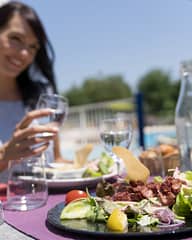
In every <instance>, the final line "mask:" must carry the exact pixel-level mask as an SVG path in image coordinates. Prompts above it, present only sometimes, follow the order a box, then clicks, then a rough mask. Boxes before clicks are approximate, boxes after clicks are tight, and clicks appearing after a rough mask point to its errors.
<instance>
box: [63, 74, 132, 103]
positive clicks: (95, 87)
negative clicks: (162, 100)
mask: <svg viewBox="0 0 192 240" xmlns="http://www.w3.org/2000/svg"><path fill="white" fill-rule="evenodd" d="M64 95H65V96H66V97H67V98H68V99H69V102H70V105H82V104H88V103H96V102H104V101H110V100H115V99H122V98H128V97H130V96H132V91H131V88H130V87H129V85H128V84H127V83H126V82H125V81H124V80H123V78H122V77H121V76H119V75H116V76H108V77H104V78H102V79H97V78H89V79H86V80H85V81H84V82H83V84H82V86H81V87H79V88H77V87H73V88H71V89H70V90H69V91H68V92H66V93H65V94H64Z"/></svg>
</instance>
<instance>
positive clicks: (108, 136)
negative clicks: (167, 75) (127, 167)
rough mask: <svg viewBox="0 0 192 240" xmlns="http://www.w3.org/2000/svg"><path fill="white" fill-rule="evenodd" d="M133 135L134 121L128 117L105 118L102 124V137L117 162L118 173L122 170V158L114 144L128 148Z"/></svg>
mask: <svg viewBox="0 0 192 240" xmlns="http://www.w3.org/2000/svg"><path fill="white" fill-rule="evenodd" d="M132 135H133V126H132V122H131V120H130V119H129V118H127V117H121V118H110V119H104V120H103V121H102V122H101V124H100V138H101V141H102V143H103V145H104V148H105V149H106V151H107V152H108V153H109V155H110V156H111V157H112V158H113V160H114V161H115V163H116V164H117V173H118V174H120V172H121V165H122V164H121V163H122V160H121V159H120V158H119V157H117V156H116V155H115V154H114V153H113V152H112V148H113V146H122V147H125V148H128V147H129V145H130V143H131V139H132Z"/></svg>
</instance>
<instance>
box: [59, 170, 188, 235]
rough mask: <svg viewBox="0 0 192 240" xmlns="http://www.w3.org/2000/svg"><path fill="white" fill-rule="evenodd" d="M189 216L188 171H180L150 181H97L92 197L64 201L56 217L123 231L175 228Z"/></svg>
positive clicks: (88, 195) (182, 223)
mask: <svg viewBox="0 0 192 240" xmlns="http://www.w3.org/2000/svg"><path fill="white" fill-rule="evenodd" d="M191 217H192V171H187V172H180V171H179V169H176V170H175V172H174V173H173V176H167V177H166V178H165V179H162V178H160V177H158V178H154V179H153V180H152V181H151V182H148V183H141V182H127V181H126V180H124V179H119V178H118V179H117V180H116V181H115V182H113V183H109V182H104V181H103V182H100V183H99V184H98V185H97V188H96V196H91V195H90V194H89V192H88V190H87V197H84V198H79V199H75V200H74V201H71V202H70V203H69V204H67V205H66V206H65V207H64V208H63V210H62V212H61V215H60V220H61V222H62V221H70V220H83V221H87V222H88V223H90V222H91V223H102V224H103V225H104V226H105V227H106V229H108V230H112V231H118V232H126V231H129V229H130V228H131V229H132V230H133V229H134V231H136V230H138V229H139V231H149V230H150V231H151V230H152V229H156V230H157V229H160V228H178V227H179V226H181V225H184V224H185V221H186V220H187V219H188V218H191Z"/></svg>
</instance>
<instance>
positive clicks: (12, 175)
mask: <svg viewBox="0 0 192 240" xmlns="http://www.w3.org/2000/svg"><path fill="white" fill-rule="evenodd" d="M8 170H9V174H8V186H7V202H6V203H5V204H4V208H5V209H6V210H17V211H27V210H31V209H35V208H38V207H41V206H43V205H44V204H46V202H47V197H48V187H47V181H46V177H45V169H44V161H43V158H42V156H34V157H29V158H26V159H21V160H15V161H14V160H13V161H9V164H8Z"/></svg>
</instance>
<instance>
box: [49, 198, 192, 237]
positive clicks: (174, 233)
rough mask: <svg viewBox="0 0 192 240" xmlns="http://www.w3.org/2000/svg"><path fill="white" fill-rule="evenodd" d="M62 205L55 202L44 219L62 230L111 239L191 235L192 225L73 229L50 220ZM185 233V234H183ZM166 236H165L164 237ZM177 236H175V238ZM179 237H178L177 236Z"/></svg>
mask: <svg viewBox="0 0 192 240" xmlns="http://www.w3.org/2000/svg"><path fill="white" fill-rule="evenodd" d="M62 206H63V207H64V206H65V203H64V202H60V203H58V204H56V205H55V206H54V207H52V208H51V209H49V210H48V212H47V218H46V221H47V222H48V223H49V224H50V225H51V226H52V227H55V228H56V229H57V230H60V231H62V232H66V234H67V232H68V233H72V234H74V233H75V234H80V235H81V236H82V237H83V236H85V235H86V236H87V237H88V236H92V237H96V238H98V239H100V238H99V237H101V236H102V237H103V238H111V239H149V238H150V239H151V237H153V239H183V238H189V237H192V227H191V228H190V229H188V228H187V229H179V228H178V229H175V228H174V229H172V230H171V229H169V230H164V231H156V232H126V233H118V232H114V233H113V232H97V231H95V232H93V231H89V230H84V229H75V228H70V227H66V226H65V225H61V224H60V225H59V226H58V224H56V222H55V221H52V220H51V215H52V214H53V212H54V211H57V208H60V207H62ZM58 217H59V216H58ZM183 234H185V236H183ZM165 237H166V238H165ZM176 237H177V238H176ZM178 237H179V238H178Z"/></svg>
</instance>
